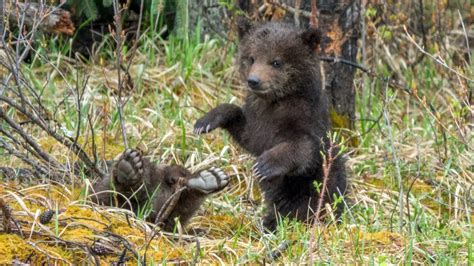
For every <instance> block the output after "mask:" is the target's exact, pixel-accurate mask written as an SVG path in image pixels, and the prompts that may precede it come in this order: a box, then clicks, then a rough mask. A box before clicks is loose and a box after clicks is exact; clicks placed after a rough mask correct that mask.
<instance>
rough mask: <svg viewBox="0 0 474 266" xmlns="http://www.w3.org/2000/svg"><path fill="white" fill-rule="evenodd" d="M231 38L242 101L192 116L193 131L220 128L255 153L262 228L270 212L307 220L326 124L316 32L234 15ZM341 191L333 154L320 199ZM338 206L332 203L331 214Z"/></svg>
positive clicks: (339, 163) (340, 170)
mask: <svg viewBox="0 0 474 266" xmlns="http://www.w3.org/2000/svg"><path fill="white" fill-rule="evenodd" d="M239 37H240V45H239V50H238V56H237V64H238V68H239V72H240V75H241V77H242V79H243V80H244V82H245V83H246V85H247V88H248V95H247V97H246V100H245V103H244V105H243V106H242V107H239V106H236V105H233V104H221V105H219V106H217V107H216V108H214V109H213V110H211V111H210V112H208V113H207V114H206V115H205V116H204V117H202V118H201V119H199V120H198V121H197V122H196V124H195V132H196V133H197V134H202V133H209V132H210V131H212V130H214V129H216V128H218V127H220V128H223V129H226V130H227V131H228V132H229V133H230V135H231V136H232V137H233V139H234V140H235V141H237V142H238V143H239V144H240V146H242V147H243V148H244V149H245V150H247V151H248V152H249V153H251V154H252V155H254V156H256V157H257V159H256V161H255V164H254V166H253V169H254V173H255V175H256V177H257V178H258V179H259V186H260V188H261V190H262V191H263V194H264V199H265V201H266V203H267V214H266V216H265V218H264V225H265V226H266V227H267V228H268V229H270V230H275V229H276V225H277V215H276V213H275V211H276V212H277V213H278V214H279V215H281V216H287V217H293V218H297V219H299V220H302V221H310V220H311V217H314V212H315V211H316V206H317V203H318V200H319V193H318V190H317V189H316V187H315V183H316V182H315V181H317V182H318V183H319V184H322V182H323V167H322V164H323V157H322V155H321V153H324V154H326V152H327V150H328V146H329V140H328V132H329V130H330V128H331V122H330V118H329V111H328V102H327V99H326V96H325V93H324V91H323V88H322V82H321V76H320V68H319V59H318V57H317V55H316V54H315V48H316V47H317V45H318V44H319V41H320V35H319V31H317V30H314V29H309V30H306V31H300V30H298V29H297V28H295V27H294V26H292V25H289V24H283V23H266V24H262V25H260V26H253V25H251V24H250V23H248V22H243V21H239ZM336 153H337V151H336V152H334V154H333V156H336ZM345 190H346V175H345V167H344V160H343V159H342V158H341V156H338V157H337V158H336V159H335V161H334V162H333V163H332V167H331V169H330V177H329V180H328V184H327V191H326V192H325V193H326V195H325V196H324V202H325V203H331V202H333V200H334V197H336V196H341V195H344V193H345ZM323 206H324V205H323ZM342 210H343V206H342V204H339V206H337V207H336V215H340V213H341V212H342Z"/></svg>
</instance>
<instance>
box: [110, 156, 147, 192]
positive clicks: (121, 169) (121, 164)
mask: <svg viewBox="0 0 474 266" xmlns="http://www.w3.org/2000/svg"><path fill="white" fill-rule="evenodd" d="M112 176H113V177H114V178H115V181H116V182H117V183H119V184H137V183H139V182H141V181H142V179H143V158H142V152H141V151H139V150H131V149H128V150H126V151H125V152H124V153H123V154H122V156H121V157H120V159H119V161H118V162H117V163H116V164H115V165H114V167H113V169H112Z"/></svg>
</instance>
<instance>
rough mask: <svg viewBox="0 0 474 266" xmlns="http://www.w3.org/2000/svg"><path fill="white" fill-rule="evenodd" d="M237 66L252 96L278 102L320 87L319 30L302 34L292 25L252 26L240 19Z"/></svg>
mask: <svg viewBox="0 0 474 266" xmlns="http://www.w3.org/2000/svg"><path fill="white" fill-rule="evenodd" d="M238 34H239V38H240V44H239V51H238V56H237V64H238V68H239V72H240V75H241V77H242V79H243V82H244V83H245V84H246V85H247V87H248V89H249V90H250V92H251V93H253V94H255V95H256V96H258V97H260V98H264V99H269V100H277V99H279V98H282V97H285V96H287V95H289V94H292V93H295V92H298V91H299V90H304V89H312V88H313V87H314V86H320V81H321V78H320V72H319V68H318V66H319V60H318V57H317V55H316V52H315V50H316V48H317V47H318V45H319V43H320V32H319V30H317V29H308V30H305V31H302V30H300V29H298V28H296V27H295V26H293V25H291V24H286V23H275V22H268V23H264V24H261V25H252V24H251V23H250V22H249V21H248V20H246V19H239V21H238Z"/></svg>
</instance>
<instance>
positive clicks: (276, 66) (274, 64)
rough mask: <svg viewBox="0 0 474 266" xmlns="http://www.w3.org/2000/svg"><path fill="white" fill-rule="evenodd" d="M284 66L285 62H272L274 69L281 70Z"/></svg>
mask: <svg viewBox="0 0 474 266" xmlns="http://www.w3.org/2000/svg"><path fill="white" fill-rule="evenodd" d="M282 65H283V62H282V61H281V60H280V59H275V60H273V61H272V66H273V67H274V68H280V67H281V66H282Z"/></svg>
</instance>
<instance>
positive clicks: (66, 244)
mask: <svg viewBox="0 0 474 266" xmlns="http://www.w3.org/2000/svg"><path fill="white" fill-rule="evenodd" d="M371 23H372V22H371V21H368V27H369V28H370V27H372V29H373V30H374V31H375V32H372V35H371V37H368V38H369V39H368V40H367V43H368V44H370V46H371V49H372V50H373V51H374V52H372V53H370V51H372V50H370V49H368V50H367V51H369V52H368V58H369V59H368V60H367V62H366V63H367V64H368V66H369V67H371V68H372V69H373V70H374V71H376V73H378V75H379V76H377V77H369V76H365V75H364V74H362V73H359V74H358V75H357V76H356V79H355V89H356V97H357V117H358V120H357V121H356V129H355V130H354V132H351V134H352V135H354V136H358V137H357V140H358V142H359V143H358V146H356V147H351V148H348V149H347V157H348V163H347V168H348V172H349V176H350V193H349V195H348V199H349V200H350V201H348V208H347V211H346V213H345V214H344V215H343V217H342V222H340V223H336V222H335V221H334V220H333V219H332V217H331V216H328V217H327V221H326V222H327V223H325V224H318V225H305V224H301V223H298V222H294V221H287V220H283V221H282V222H281V224H280V225H279V230H278V231H277V233H275V234H268V233H265V232H264V231H263V230H262V229H261V216H262V208H261V206H262V204H261V203H262V202H261V195H260V193H259V190H258V186H257V184H256V183H255V182H254V179H253V176H252V171H251V165H252V163H253V158H251V157H250V156H249V155H246V154H245V152H244V151H243V150H241V149H240V148H239V147H237V145H236V144H235V143H234V142H232V141H231V139H230V136H229V135H228V134H226V133H224V132H223V131H220V130H217V131H215V132H213V133H212V134H208V135H205V136H196V135H194V134H193V133H192V130H193V124H194V121H196V119H198V118H199V117H200V116H201V115H203V114H204V112H205V111H207V110H209V109H210V108H212V107H213V106H216V105H217V104H218V103H223V102H234V103H241V102H242V100H243V97H244V94H245V89H244V88H242V87H241V86H240V85H239V82H238V81H237V74H236V73H235V71H234V69H233V67H232V58H233V55H234V52H235V45H233V44H231V43H228V42H224V41H222V40H214V39H206V40H205V41H203V42H197V41H194V42H193V41H190V43H187V44H180V42H177V41H176V40H170V41H168V42H162V41H159V40H158V39H157V38H153V37H150V36H144V38H143V40H141V46H140V48H139V50H138V53H137V55H136V56H135V58H134V61H133V64H132V67H131V71H130V74H131V76H132V80H133V81H134V84H135V87H134V90H133V91H132V92H130V94H129V95H128V96H127V99H128V101H127V103H126V104H125V108H124V121H125V127H126V132H127V138H128V142H129V145H130V146H131V147H134V146H140V148H141V149H142V150H144V151H146V154H147V156H148V157H149V158H150V159H151V160H152V161H155V162H157V163H164V164H171V163H175V164H182V165H184V166H185V167H187V168H189V169H191V170H197V169H201V168H205V167H208V166H210V165H215V166H219V167H221V168H223V169H225V171H226V172H227V173H228V174H229V175H230V176H231V179H232V180H231V184H230V185H229V186H228V187H227V188H226V189H225V190H224V191H222V192H220V193H218V194H216V195H213V196H212V197H210V198H209V199H208V200H207V201H206V203H205V204H204V205H203V206H202V208H201V210H200V211H199V213H198V215H197V216H196V217H195V218H193V220H192V222H191V224H190V225H189V226H188V228H194V229H196V230H195V231H199V232H200V233H195V234H192V233H191V232H185V231H183V230H177V231H176V232H175V233H163V232H160V231H158V232H157V233H156V234H155V233H154V232H155V231H154V229H155V227H154V225H152V224H149V223H146V222H145V221H143V218H142V217H141V216H140V215H138V216H136V215H134V214H132V213H130V212H129V211H127V210H124V209H120V208H104V207H99V206H96V205H94V204H92V203H91V202H89V201H88V198H87V196H88V195H91V193H93V191H91V190H90V188H88V184H90V183H91V182H94V180H92V179H89V177H88V176H87V175H85V174H83V175H80V176H72V175H71V176H64V182H61V183H53V182H48V180H36V181H35V182H31V183H17V182H15V181H11V180H4V181H2V183H1V185H0V199H3V200H4V201H5V203H6V205H8V206H9V207H10V208H11V209H12V210H13V212H12V214H13V220H14V221H16V222H17V225H18V227H19V228H17V227H16V226H15V225H14V224H11V225H10V233H5V232H4V231H2V232H1V233H0V264H9V263H12V261H13V260H15V259H16V260H18V261H23V262H25V261H29V262H31V263H33V264H39V263H43V262H47V263H57V264H69V263H70V264H81V263H94V262H100V263H101V264H103V265H107V264H110V263H112V262H116V261H118V260H119V258H120V256H121V255H122V253H123V251H124V250H127V252H126V254H125V258H126V259H127V261H128V263H130V264H136V263H139V262H143V261H144V255H145V251H147V252H146V262H147V263H148V264H151V263H155V264H158V263H192V262H193V261H194V260H197V261H198V262H199V263H201V264H211V263H212V264H230V263H232V264H235V263H249V264H257V263H264V262H272V259H271V256H270V255H269V254H270V253H271V252H272V251H275V249H277V248H278V247H279V246H280V245H282V243H289V244H288V245H287V248H286V249H284V250H281V256H279V257H278V258H276V260H275V262H276V263H278V264H280V263H281V264H301V263H307V262H308V261H313V262H318V263H321V264H326V263H328V264H402V263H403V264H405V263H406V264H412V263H413V264H437V263H439V264H452V265H462V264H469V263H473V257H474V251H473V250H474V247H473V245H474V234H473V227H472V221H473V219H474V216H473V212H472V211H473V210H472V206H473V205H472V202H473V201H472V199H473V193H474V189H472V184H473V183H474V175H473V164H472V158H474V154H473V152H472V143H473V138H474V137H473V134H472V121H471V122H469V120H466V119H465V118H464V117H465V109H466V108H467V109H468V112H471V113H472V106H467V107H466V106H465V105H464V103H463V100H462V99H464V98H463V97H464V96H465V94H466V92H467V91H468V88H469V84H471V86H472V83H466V81H464V80H462V79H460V78H459V77H458V76H456V75H455V74H453V72H451V71H448V70H447V69H446V68H444V67H440V66H439V65H438V64H436V63H434V62H433V61H432V60H431V59H430V58H428V57H426V58H424V59H423V60H422V61H421V62H420V63H419V64H418V65H416V66H415V67H412V68H405V66H406V65H407V64H406V61H407V60H408V57H409V56H408V55H409V54H418V53H419V51H418V50H416V49H415V48H414V47H413V45H410V44H408V43H407V41H406V36H405V33H404V32H403V31H402V30H400V29H399V28H395V27H394V28H393V29H392V30H393V34H392V35H391V36H392V37H391V38H398V39H401V40H404V42H402V43H405V44H404V46H403V47H404V48H403V49H406V51H405V50H403V51H402V47H397V46H396V45H395V44H393V43H392V41H391V40H385V39H384V38H385V37H383V36H385V35H382V32H380V31H381V29H379V28H377V27H375V26H374V25H373V23H372V24H371ZM385 30H386V29H385ZM45 42H46V43H45V44H44V45H43V46H42V47H43V48H42V50H41V51H39V52H40V53H41V54H43V55H48V60H50V61H49V63H48V64H46V63H44V64H43V63H41V60H43V59H42V58H40V57H38V58H36V59H35V60H36V61H34V62H33V63H32V64H31V65H24V66H23V68H24V71H25V74H27V75H28V77H30V78H31V79H32V80H33V83H34V84H39V85H38V86H39V87H38V90H41V92H42V97H43V99H45V100H44V101H45V104H46V105H47V106H49V107H50V108H51V110H55V111H57V112H54V115H55V119H56V120H57V121H61V123H62V124H63V125H64V128H65V129H66V130H67V131H69V132H72V133H71V134H74V133H75V132H76V126H77V125H78V124H79V123H78V119H77V113H76V107H75V106H74V104H73V102H74V101H73V99H72V100H71V102H67V101H66V102H64V101H63V99H65V98H67V96H68V95H70V94H68V93H70V87H68V86H69V85H68V84H76V82H77V81H78V80H77V79H78V77H83V78H79V79H81V80H79V83H80V82H82V81H84V80H86V79H85V78H84V77H86V76H87V77H88V79H87V84H86V86H85V88H84V97H83V105H82V108H83V112H82V114H83V116H82V117H80V120H81V123H80V124H82V125H87V126H84V128H83V129H82V130H81V131H80V133H81V136H80V137H79V138H78V142H79V143H80V144H81V145H82V146H83V147H84V149H85V150H86V151H87V152H88V153H89V154H90V155H92V153H93V152H94V151H95V152H96V154H97V156H98V157H99V158H101V159H106V160H109V159H114V158H116V157H117V156H118V155H119V154H120V153H121V152H122V151H123V149H124V145H123V141H122V139H121V138H122V135H121V131H120V120H119V118H118V112H117V103H116V100H115V98H114V90H116V88H115V87H114V86H116V85H114V84H116V83H114V82H112V81H111V80H110V79H112V78H113V77H114V75H116V70H115V69H116V68H114V66H113V62H114V60H113V59H110V58H111V56H110V55H111V54H112V52H111V51H110V50H106V49H107V47H105V48H104V49H105V51H103V52H102V53H99V54H98V55H97V57H94V58H91V59H90V60H89V61H88V62H86V63H82V62H81V61H79V60H77V61H74V60H71V59H67V58H66V57H64V56H62V55H60V54H57V53H54V52H51V51H50V48H48V47H52V46H53V47H54V45H55V44H54V41H45ZM387 49H389V50H391V51H392V53H386V51H387ZM433 49H435V50H433V51H432V52H433V53H438V54H440V55H442V56H443V57H444V58H445V59H446V60H447V63H448V64H449V65H454V64H455V63H454V62H453V61H451V60H450V59H449V58H451V56H452V53H451V50H449V49H448V50H441V48H439V47H438V48H436V47H434V46H433ZM436 49H438V50H436ZM384 51H385V52H384ZM394 51H397V52H398V53H396V52H394ZM394 54H395V55H394ZM184 55H185V56H184ZM108 58H109V60H108ZM456 68H457V69H458V71H462V72H463V73H465V75H470V77H471V78H472V68H470V67H469V66H466V65H457V66H456ZM397 69H398V70H397ZM400 69H402V70H403V71H401V70H400ZM59 71H61V74H62V75H61V76H60V75H58V73H59ZM393 71H396V72H397V75H398V79H400V80H403V81H404V82H405V85H406V87H405V89H407V90H408V89H411V90H414V89H415V90H416V93H417V94H413V93H411V94H407V93H405V91H403V90H400V89H399V88H395V87H390V86H388V85H387V84H386V83H385V82H384V77H386V76H387V73H391V72H393ZM469 73H470V74H469ZM44 84H46V85H44ZM471 90H472V89H471ZM428 104H431V105H433V106H435V107H436V113H433V112H431V111H430V110H431V109H430V108H428V107H427V106H429V105H428ZM84 114H89V115H90V118H91V121H92V123H91V124H92V126H93V128H94V132H95V135H94V136H92V134H91V131H90V124H89V123H88V117H87V116H86V115H84ZM12 117H14V118H15V119H18V120H21V119H22V118H21V117H19V116H18V115H17V114H15V113H13V114H12ZM341 123H342V122H341ZM29 133H30V134H31V135H32V136H33V137H34V138H35V139H36V140H37V141H38V142H39V143H40V145H41V147H42V148H43V149H45V150H46V151H48V152H49V153H50V154H51V155H53V156H55V157H56V158H57V159H58V161H60V162H68V161H74V160H75V159H76V158H75V156H73V154H72V153H71V152H70V151H69V150H68V149H67V148H65V147H63V146H62V145H60V144H58V143H57V142H55V141H54V140H52V139H51V138H50V137H48V136H46V135H45V134H44V133H43V132H41V131H40V130H37V129H34V128H31V129H29ZM92 140H94V143H95V144H96V147H95V149H93V148H92V146H91V145H92ZM469 147H470V148H469ZM2 155H5V156H2V157H1V158H0V162H1V164H2V165H5V166H11V167H23V166H24V164H22V163H21V162H19V161H18V160H16V159H14V158H13V157H12V156H10V155H7V154H6V153H3V152H2ZM349 202H350V203H349ZM400 202H403V205H402V208H400ZM47 209H50V210H54V212H55V213H57V215H56V214H55V215H54V216H53V219H52V220H51V221H50V222H49V223H47V224H41V223H40V222H39V215H40V214H41V213H42V212H43V211H45V210H47ZM11 222H12V223H13V221H11ZM3 229H4V227H3ZM19 231H21V232H22V235H21V234H20V232H19ZM153 235H155V237H154V238H153V240H152V241H151V243H150V245H149V246H148V248H147V243H148V242H149V241H150V238H151V237H152V236H153ZM97 243H99V244H100V245H104V246H106V247H107V248H108V249H109V252H108V254H105V255H97V254H96V255H94V253H93V252H92V248H93V246H94V244H97ZM132 251H133V252H132ZM134 252H135V254H134Z"/></svg>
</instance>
